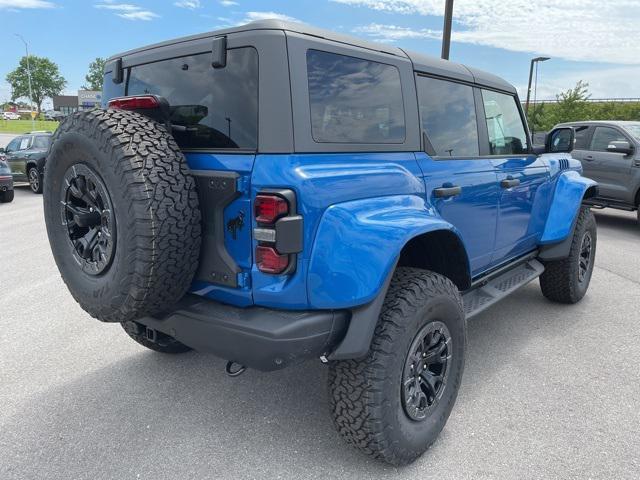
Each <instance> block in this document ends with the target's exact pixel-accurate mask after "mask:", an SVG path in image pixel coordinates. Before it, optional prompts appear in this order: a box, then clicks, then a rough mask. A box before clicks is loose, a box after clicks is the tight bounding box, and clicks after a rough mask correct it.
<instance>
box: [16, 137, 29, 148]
mask: <svg viewBox="0 0 640 480" xmlns="http://www.w3.org/2000/svg"><path fill="white" fill-rule="evenodd" d="M30 140H31V138H30V137H22V138H21V139H20V147H19V148H18V150H26V149H27V148H29V141H30Z"/></svg>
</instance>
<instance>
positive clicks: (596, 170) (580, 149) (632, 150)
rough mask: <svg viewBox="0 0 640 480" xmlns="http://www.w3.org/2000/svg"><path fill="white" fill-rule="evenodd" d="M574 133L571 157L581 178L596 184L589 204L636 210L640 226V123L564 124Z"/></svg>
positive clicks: (562, 125)
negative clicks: (597, 185)
mask: <svg viewBox="0 0 640 480" xmlns="http://www.w3.org/2000/svg"><path fill="white" fill-rule="evenodd" d="M558 127H571V128H573V129H574V130H575V145H574V150H573V152H572V155H573V157H574V158H577V159H578V160H580V161H581V162H582V168H583V169H584V175H585V176H586V177H589V178H592V179H594V180H595V181H597V182H598V184H599V191H598V196H597V197H595V198H591V199H589V204H591V205H594V206H597V207H609V208H616V209H620V210H628V211H634V210H635V211H637V214H638V223H639V224H640V122H623V121H599V122H596V121H589V122H572V123H563V124H561V125H558Z"/></svg>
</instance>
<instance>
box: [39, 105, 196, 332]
mask: <svg viewBox="0 0 640 480" xmlns="http://www.w3.org/2000/svg"><path fill="white" fill-rule="evenodd" d="M67 132H74V133H80V134H82V135H84V136H86V137H88V138H90V139H91V140H92V141H93V142H95V143H96V144H97V146H98V148H99V150H101V151H102V152H104V153H105V155H106V158H108V159H109V161H110V164H109V165H104V166H101V168H102V169H107V168H111V169H114V171H115V173H116V176H117V177H118V178H119V181H120V187H121V188H120V190H121V191H124V192H125V199H124V200H125V202H126V204H128V205H130V207H129V211H128V212H127V214H126V215H125V216H124V217H126V220H125V224H124V225H121V224H118V225H117V230H118V234H119V235H120V232H133V235H134V238H135V242H134V244H135V247H134V248H131V249H130V250H129V251H127V252H125V255H126V257H127V262H129V263H130V264H131V265H134V268H133V269H131V275H126V276H122V277H121V278H120V284H119V286H118V288H117V289H116V290H117V291H116V292H115V293H113V294H112V295H111V298H104V299H103V302H101V306H97V305H96V302H92V303H91V304H88V303H87V302H86V301H85V299H84V298H82V297H81V296H78V295H76V294H75V293H74V292H73V290H71V293H72V295H73V296H74V298H75V300H76V301H77V302H78V303H79V304H80V305H81V306H82V307H83V308H84V309H85V310H86V311H88V312H89V314H91V315H92V316H93V317H95V318H97V319H99V320H102V321H105V322H124V321H127V320H132V319H135V318H140V317H142V316H146V315H154V314H157V313H159V312H162V311H163V310H165V309H167V308H169V307H170V306H172V305H174V304H175V303H176V302H177V301H178V300H179V299H180V298H182V297H183V296H184V294H185V293H186V292H187V290H188V288H189V286H190V284H191V282H192V280H193V277H194V274H195V272H196V269H197V267H198V258H199V254H200V241H201V240H200V235H201V225H200V209H199V203H198V195H197V192H196V186H195V180H194V178H193V177H192V176H191V174H190V172H189V168H188V165H187V162H186V159H185V157H184V155H183V154H182V152H181V150H180V148H179V147H178V145H177V143H176V141H175V139H174V138H173V136H172V135H171V134H170V133H169V132H167V130H166V129H165V127H164V126H163V125H160V124H159V123H157V122H155V121H153V120H151V119H150V118H148V117H145V116H143V115H140V114H138V113H135V112H129V111H124V110H101V109H95V110H90V111H84V112H77V113H74V114H72V115H70V116H68V117H67V118H66V119H65V120H64V121H63V122H62V123H61V125H60V126H59V127H58V129H57V130H56V132H55V134H54V135H53V140H52V150H53V149H54V148H55V144H56V142H57V141H58V140H59V139H60V138H61V137H62V136H63V135H64V134H66V133H67ZM50 170H51V169H46V170H45V177H46V174H47V172H49V171H50ZM98 173H100V172H98ZM48 185H51V182H50V181H49V180H48V179H47V178H45V180H44V187H45V189H46V188H47V186H48ZM109 189H110V187H109V185H107V190H109ZM110 195H112V196H113V193H112V192H110ZM116 248H118V244H116ZM63 279H64V276H63ZM65 282H66V280H65ZM67 285H69V284H68V282H67Z"/></svg>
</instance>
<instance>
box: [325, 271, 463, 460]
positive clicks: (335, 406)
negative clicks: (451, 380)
mask: <svg viewBox="0 0 640 480" xmlns="http://www.w3.org/2000/svg"><path fill="white" fill-rule="evenodd" d="M442 294H444V295H448V296H450V297H451V298H452V299H455V301H456V302H457V303H458V305H459V308H460V311H461V312H463V311H464V307H463V303H462V297H461V295H460V292H459V291H458V289H457V287H456V286H455V285H454V284H453V283H452V282H451V281H450V280H449V279H448V278H446V277H444V276H442V275H439V274H437V273H434V272H430V271H427V270H422V269H417V268H408V267H398V268H397V270H396V272H395V274H394V277H393V279H392V281H391V284H390V286H389V290H388V292H387V295H386V298H385V301H384V304H383V307H382V311H381V315H380V319H379V321H378V324H377V325H376V329H375V333H374V337H373V341H372V343H371V348H370V351H369V353H368V355H367V357H365V358H364V359H359V360H344V361H339V362H331V365H330V369H329V400H330V408H331V412H332V416H333V421H334V425H335V427H336V429H337V430H338V432H339V434H340V435H341V436H342V438H343V439H344V440H345V441H346V442H347V443H348V444H350V445H352V446H354V447H355V448H357V449H359V450H360V451H362V452H364V453H365V454H367V455H369V456H371V457H373V458H376V459H379V460H382V461H385V462H387V463H390V464H392V465H406V464H408V463H411V462H412V461H414V460H415V459H416V458H417V457H419V456H420V454H421V453H422V452H419V453H418V454H411V453H409V452H406V451H403V450H402V449H399V448H398V447H397V445H394V443H393V442H392V441H391V439H390V438H389V435H388V432H387V429H388V428H389V427H388V425H385V422H384V418H383V410H384V408H385V405H383V402H382V400H381V398H382V397H381V391H380V385H381V384H382V383H383V379H384V375H385V364H388V362H389V361H390V359H391V358H392V357H394V356H401V357H402V358H403V360H402V361H404V357H405V355H406V352H400V351H397V350H394V339H395V338H397V337H398V336H399V335H401V334H402V333H403V332H404V331H405V329H406V328H407V323H408V319H410V318H412V316H413V315H414V314H415V312H416V311H417V309H418V308H419V307H420V305H421V302H422V301H423V299H425V298H429V297H431V296H435V295H442ZM455 387H456V388H457V385H456V386H455ZM386 407H389V406H388V405H387V406H386ZM445 420H446V419H445ZM433 441H435V438H434V439H433ZM433 441H432V442H431V443H429V445H428V446H427V448H428V447H430V446H431V444H432V443H433Z"/></svg>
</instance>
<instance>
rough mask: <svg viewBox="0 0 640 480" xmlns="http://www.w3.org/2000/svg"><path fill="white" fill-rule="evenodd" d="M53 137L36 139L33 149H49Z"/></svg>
mask: <svg viewBox="0 0 640 480" xmlns="http://www.w3.org/2000/svg"><path fill="white" fill-rule="evenodd" d="M50 142H51V137H35V138H34V139H33V145H31V148H49V143H50Z"/></svg>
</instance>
